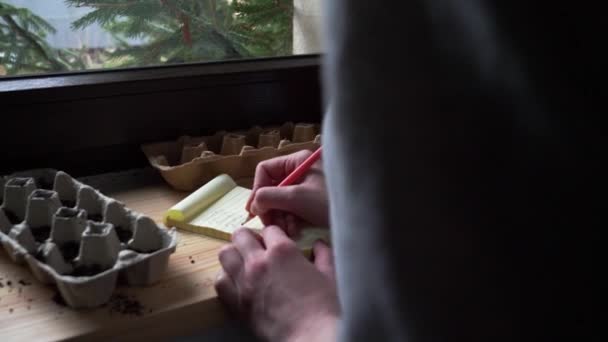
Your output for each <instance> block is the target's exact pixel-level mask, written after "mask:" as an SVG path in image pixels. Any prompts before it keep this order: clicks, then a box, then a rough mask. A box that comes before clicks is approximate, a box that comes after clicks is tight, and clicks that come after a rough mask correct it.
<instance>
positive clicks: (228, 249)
mask: <svg viewBox="0 0 608 342" xmlns="http://www.w3.org/2000/svg"><path fill="white" fill-rule="evenodd" d="M233 252H234V246H233V245H232V244H228V245H225V246H222V248H221V249H220V252H219V254H218V256H219V259H220V262H222V261H223V260H225V259H226V257H227V256H228V254H230V253H233Z"/></svg>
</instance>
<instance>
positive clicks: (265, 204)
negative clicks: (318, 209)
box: [251, 185, 299, 215]
mask: <svg viewBox="0 0 608 342" xmlns="http://www.w3.org/2000/svg"><path fill="white" fill-rule="evenodd" d="M297 188H298V185H290V186H282V187H276V186H272V187H270V186H269V187H263V188H259V189H258V190H257V191H256V192H255V195H254V197H253V201H252V202H251V213H252V214H254V215H264V214H265V213H267V212H268V211H270V210H282V211H286V212H289V213H294V214H298V212H297V211H298V207H299V205H298V203H297V202H298V196H297V192H298V189H297Z"/></svg>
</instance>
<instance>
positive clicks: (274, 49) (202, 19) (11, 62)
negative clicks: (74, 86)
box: [0, 0, 321, 76]
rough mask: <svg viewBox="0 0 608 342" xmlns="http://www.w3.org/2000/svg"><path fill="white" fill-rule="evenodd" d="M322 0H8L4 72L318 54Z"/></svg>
mask: <svg viewBox="0 0 608 342" xmlns="http://www.w3.org/2000/svg"><path fill="white" fill-rule="evenodd" d="M319 1H321V0H0V76H7V75H8V76H14V75H27V74H36V73H55V72H68V71H80V70H91V69H104V68H122V67H139V66H153V65H162V64H176V63H190V62H208V61H219V60H234V59H242V58H256V57H272V56H287V55H293V54H301V53H317V52H319V50H320V44H319V33H318V31H319Z"/></svg>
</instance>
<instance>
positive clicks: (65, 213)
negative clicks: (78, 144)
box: [0, 170, 177, 308]
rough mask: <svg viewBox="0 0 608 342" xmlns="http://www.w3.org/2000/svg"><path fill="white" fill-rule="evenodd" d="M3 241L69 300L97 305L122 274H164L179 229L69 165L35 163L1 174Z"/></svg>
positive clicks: (138, 277) (143, 281)
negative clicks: (88, 181) (83, 179)
mask: <svg viewBox="0 0 608 342" xmlns="http://www.w3.org/2000/svg"><path fill="white" fill-rule="evenodd" d="M0 241H1V243H2V246H3V247H4V249H5V250H6V252H7V253H8V255H9V257H10V258H11V259H12V260H13V261H15V262H16V263H20V264H27V266H28V267H29V268H30V270H31V272H32V273H33V274H34V276H35V277H36V278H37V279H38V280H39V281H41V282H43V283H45V284H56V285H57V288H58V289H59V292H60V294H61V296H62V297H63V299H64V300H65V302H66V303H67V304H68V305H69V306H70V307H73V308H90V307H96V306H99V305H102V304H104V303H106V302H107V301H108V300H109V299H110V296H111V295H112V292H113V291H114V289H115V288H116V284H117V281H118V280H119V278H120V279H121V281H124V282H125V283H126V284H127V285H130V286H145V285H149V284H152V283H155V282H157V281H158V280H160V277H161V276H162V275H163V273H164V272H165V270H166V268H167V265H168V262H169V256H170V254H171V253H173V252H175V249H176V243H177V233H176V231H175V229H171V230H167V229H166V228H163V227H161V226H159V225H157V224H156V223H155V222H154V221H153V220H152V219H151V218H149V217H147V216H144V215H142V214H139V213H136V212H134V211H132V210H130V209H128V208H126V207H125V205H124V204H123V203H121V202H118V201H116V200H114V199H111V198H109V197H106V196H104V195H103V194H101V193H100V192H99V191H97V190H95V189H93V188H91V187H90V186H87V185H85V184H82V183H80V182H78V181H77V180H75V179H73V178H72V177H70V176H69V175H68V174H67V173H65V172H61V171H54V170H33V171H27V172H23V173H18V174H14V175H11V176H8V177H0Z"/></svg>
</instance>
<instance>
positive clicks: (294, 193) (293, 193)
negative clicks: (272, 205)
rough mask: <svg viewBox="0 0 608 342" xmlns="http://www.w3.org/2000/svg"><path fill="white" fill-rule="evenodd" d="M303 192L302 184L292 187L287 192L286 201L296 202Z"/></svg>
mask: <svg viewBox="0 0 608 342" xmlns="http://www.w3.org/2000/svg"><path fill="white" fill-rule="evenodd" d="M301 193H302V189H301V187H300V186H293V187H290V188H289V190H287V191H286V192H285V201H286V202H287V203H291V202H294V201H296V200H298V198H299V197H301V196H300V195H301Z"/></svg>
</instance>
